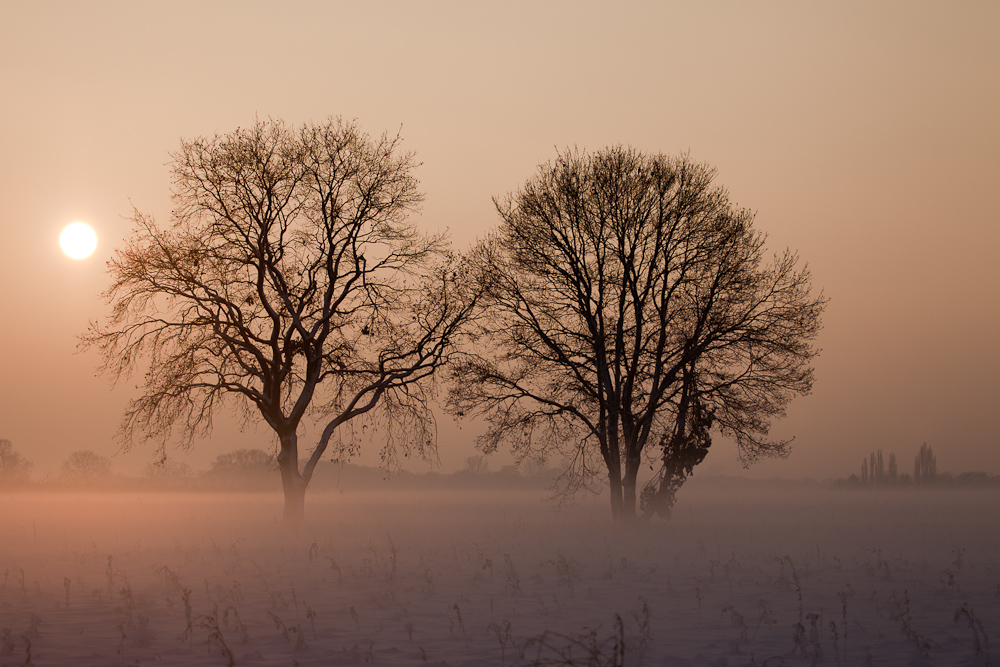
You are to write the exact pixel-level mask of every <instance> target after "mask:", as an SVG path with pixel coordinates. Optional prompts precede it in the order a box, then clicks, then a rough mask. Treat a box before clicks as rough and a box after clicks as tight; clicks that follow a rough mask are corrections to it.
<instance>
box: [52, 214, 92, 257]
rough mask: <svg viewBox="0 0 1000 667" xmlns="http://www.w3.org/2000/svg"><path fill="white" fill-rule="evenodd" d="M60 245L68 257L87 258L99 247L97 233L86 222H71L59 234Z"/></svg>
mask: <svg viewBox="0 0 1000 667" xmlns="http://www.w3.org/2000/svg"><path fill="white" fill-rule="evenodd" d="M59 247H61V248H62V251H63V252H64V253H66V255H67V256H68V257H72V258H73V259H86V258H87V257H90V255H91V254H93V252H94V249H95V248H97V234H96V233H95V232H94V228H93V227H91V226H90V225H88V224H87V223H85V222H71V223H70V224H68V225H66V228H65V229H63V230H62V234H60V235H59Z"/></svg>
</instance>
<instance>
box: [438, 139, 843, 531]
mask: <svg viewBox="0 0 1000 667" xmlns="http://www.w3.org/2000/svg"><path fill="white" fill-rule="evenodd" d="M714 176H715V172H714V170H712V169H711V168H709V167H707V166H705V165H701V164H697V163H694V162H692V161H691V160H690V159H689V158H688V157H687V156H680V157H676V158H671V157H667V156H664V155H646V154H642V153H640V152H638V151H635V150H632V149H627V148H623V147H613V148H609V149H606V150H603V151H600V152H598V153H595V154H587V153H581V152H577V151H567V152H564V153H562V154H560V155H559V156H558V158H557V159H556V160H555V161H554V162H551V163H548V164H544V165H542V166H541V167H540V168H539V170H538V172H537V173H536V174H535V176H533V177H532V178H530V179H528V180H527V181H526V182H525V183H524V184H523V185H522V186H521V188H520V189H519V190H517V191H516V192H514V193H512V194H510V195H508V196H507V197H506V198H503V199H500V200H496V201H495V204H496V208H497V211H498V213H499V216H500V220H501V224H500V228H499V230H498V231H497V232H496V233H495V234H493V235H492V236H491V237H489V238H488V239H487V240H486V241H485V242H484V243H483V244H482V245H481V246H480V247H479V249H478V251H477V254H476V264H477V267H478V270H479V271H480V272H481V274H482V276H483V280H484V281H485V282H486V283H488V284H489V285H490V290H491V291H490V293H489V297H488V298H487V299H485V300H484V301H483V313H484V315H483V317H482V318H481V320H479V321H478V323H477V328H476V336H477V340H478V345H477V347H476V348H475V349H474V351H473V352H472V353H471V354H470V355H469V356H468V357H467V358H464V359H462V360H460V361H458V362H457V363H456V364H455V365H454V366H453V370H452V377H453V380H454V381H455V384H454V387H453V389H452V391H451V392H450V397H449V408H450V409H451V410H452V411H453V412H455V413H457V414H460V415H465V414H478V415H483V416H485V418H486V419H487V421H488V424H489V428H488V431H487V432H486V434H485V435H484V436H483V437H482V438H481V440H480V445H481V447H482V448H483V449H484V451H486V452H490V451H493V450H495V449H496V448H498V447H500V446H502V445H509V446H511V447H512V448H513V449H514V451H515V452H516V453H517V454H518V455H519V456H521V457H529V456H537V455H546V454H551V453H553V452H558V453H560V454H562V455H564V456H566V457H568V458H569V459H570V460H571V461H572V465H571V466H570V467H569V468H568V469H567V473H566V474H565V475H564V477H563V480H562V481H563V483H564V487H563V490H564V491H566V492H572V491H574V490H576V489H578V488H580V487H581V486H587V485H589V484H590V483H591V482H593V481H594V480H595V479H597V478H598V476H599V475H602V474H607V479H608V480H609V484H610V488H611V502H612V510H613V514H614V516H615V517H616V518H627V517H630V516H633V515H634V514H635V512H636V501H637V494H636V483H637V475H638V472H639V469H640V467H641V464H642V462H643V457H644V456H645V457H646V459H647V460H648V461H649V462H650V463H652V464H655V465H657V467H658V473H657V475H656V476H655V477H654V478H653V480H651V481H650V484H649V485H648V487H647V488H646V490H645V492H644V493H643V501H644V502H643V509H644V510H645V511H646V512H647V513H653V512H660V513H663V514H665V513H667V512H669V509H670V506H671V505H672V503H673V498H674V494H675V493H676V490H677V488H679V486H680V484H682V483H683V481H684V479H685V478H686V477H687V476H688V475H689V474H690V473H691V471H692V469H693V468H694V466H695V465H697V464H698V463H700V462H701V461H702V460H703V459H704V457H705V455H706V454H707V451H708V447H709V445H710V444H711V437H710V433H711V432H712V431H713V430H714V431H718V432H721V433H723V434H725V435H727V436H730V437H732V438H734V439H735V441H736V443H737V445H738V447H739V452H740V456H741V458H742V460H743V461H744V462H745V463H749V462H752V461H754V460H755V459H757V458H758V457H761V456H771V455H778V456H780V455H783V454H785V453H786V451H787V447H788V443H787V442H783V441H773V440H770V439H768V437H767V434H768V430H769V426H770V422H771V420H772V419H773V418H775V417H777V416H780V415H782V414H783V411H784V408H785V406H786V405H787V404H788V402H789V401H790V400H791V399H792V398H793V397H794V396H796V395H799V394H804V393H807V392H808V391H809V390H810V388H811V386H812V382H813V370H812V368H811V366H810V363H809V362H810V361H811V359H812V358H813V357H814V356H815V354H816V353H817V350H816V348H814V347H813V345H812V342H813V340H814V339H815V337H816V335H817V333H818V332H819V329H820V316H821V314H822V311H823V307H824V303H825V301H824V299H823V298H822V296H813V295H812V294H811V280H810V275H809V272H808V270H807V269H806V268H804V267H800V266H799V262H798V259H797V257H796V256H795V255H794V254H793V253H791V252H787V251H786V252H784V253H779V254H778V255H776V256H774V257H773V258H770V259H768V258H766V257H765V252H764V242H765V238H764V235H763V234H762V233H761V232H759V231H758V230H756V229H754V226H753V221H754V216H753V214H752V213H751V212H750V211H746V210H740V209H736V208H734V207H733V206H732V205H731V204H730V202H729V199H728V196H727V194H726V192H725V190H723V189H721V188H719V187H717V186H714V185H713V178H714Z"/></svg>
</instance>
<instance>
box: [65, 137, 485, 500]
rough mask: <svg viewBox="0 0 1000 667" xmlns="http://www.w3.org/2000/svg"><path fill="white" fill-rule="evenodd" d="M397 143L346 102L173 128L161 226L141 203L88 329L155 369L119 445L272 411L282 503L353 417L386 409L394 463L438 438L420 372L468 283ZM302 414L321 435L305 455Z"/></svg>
mask: <svg viewBox="0 0 1000 667" xmlns="http://www.w3.org/2000/svg"><path fill="white" fill-rule="evenodd" d="M400 142H401V140H400V138H399V136H398V135H397V136H390V135H382V136H381V137H379V138H372V137H370V136H368V135H367V134H365V133H364V132H362V131H361V130H360V129H359V128H358V126H357V125H356V124H355V123H353V122H345V121H343V120H341V119H338V118H333V119H330V120H327V121H325V122H323V123H319V124H305V125H303V126H301V127H298V128H291V127H288V126H287V125H285V124H284V123H283V122H281V121H277V120H271V121H266V122H265V121H258V122H256V123H254V124H253V125H252V126H251V127H248V128H240V129H237V130H235V131H233V132H230V133H228V134H224V135H217V136H215V137H212V138H196V139H192V140H183V141H182V142H181V146H180V149H179V150H178V151H177V152H175V153H173V154H172V155H171V158H172V160H171V163H170V168H171V173H172V176H173V192H172V195H173V204H174V209H173V211H172V212H171V220H170V224H169V226H167V227H161V226H160V225H159V224H157V222H156V221H155V219H154V218H153V217H152V216H149V215H146V214H143V213H140V212H139V211H136V212H135V213H134V215H133V222H134V227H135V231H134V233H133V235H132V237H131V238H130V239H129V240H128V242H127V244H126V245H125V247H123V248H121V249H119V250H117V251H116V253H115V256H114V258H113V259H112V260H111V261H110V262H109V271H110V274H111V285H110V287H108V289H107V291H106V292H105V297H106V299H107V301H108V303H109V304H111V306H112V311H111V315H110V317H109V318H108V319H107V321H106V322H104V323H93V324H92V325H91V328H90V329H89V331H88V333H87V334H85V335H84V336H82V343H83V345H84V346H85V347H89V346H94V347H97V348H98V349H99V350H100V352H101V354H102V357H103V360H104V363H103V370H104V371H105V372H106V373H108V374H109V375H111V376H112V377H113V378H115V379H118V378H122V377H126V376H129V375H131V374H132V373H134V372H135V371H136V370H137V369H138V368H140V367H142V368H144V369H145V374H144V380H143V384H142V387H141V393H140V395H139V396H138V397H137V398H135V399H134V400H133V401H131V403H130V404H129V406H128V408H127V410H126V413H125V415H124V418H123V422H122V428H121V436H122V439H123V442H124V443H125V446H129V445H130V444H131V443H133V442H134V441H135V440H140V439H153V440H155V441H157V442H158V444H159V446H160V447H161V448H163V447H165V446H166V443H167V442H168V441H169V440H170V439H171V437H172V436H175V435H176V436H177V437H178V440H179V441H180V442H181V444H183V445H187V446H190V444H191V443H192V441H193V439H194V438H195V437H197V436H204V435H206V434H207V433H208V432H210V431H211V428H212V418H213V416H214V415H215V414H216V413H217V411H218V410H219V409H220V408H221V407H222V406H223V405H224V404H226V405H229V406H230V407H231V408H232V409H233V410H234V411H235V412H236V413H237V414H238V415H239V416H241V418H242V419H244V420H251V419H258V418H259V419H263V421H264V422H266V423H267V425H268V426H269V427H270V428H271V429H272V430H273V431H274V433H275V434H276V436H277V438H278V440H279V442H280V450H279V454H278V463H279V469H280V473H281V478H282V482H283V486H284V490H285V502H286V504H285V510H286V518H289V519H295V518H297V517H300V516H301V515H302V511H303V505H302V504H303V498H304V492H305V488H306V486H307V485H308V483H309V480H310V479H311V477H312V474H313V471H314V469H315V467H316V465H317V464H318V462H319V460H320V458H321V457H322V456H323V454H324V452H326V450H327V447H328V446H329V444H330V442H331V438H334V439H335V441H336V442H337V444H338V445H339V446H340V447H342V448H344V450H346V452H347V453H348V454H349V453H353V452H354V451H355V450H356V448H357V446H358V442H357V440H355V439H353V438H351V437H350V436H349V435H348V436H347V437H344V438H341V437H340V436H341V434H342V430H340V427H341V426H342V425H343V424H345V423H347V422H349V421H350V420H352V419H355V418H357V417H361V416H363V415H369V416H372V415H374V414H375V413H374V412H372V411H376V412H377V413H378V414H379V425H380V426H382V427H383V429H384V432H385V434H386V440H385V441H386V445H385V447H384V449H383V450H382V455H383V459H384V460H386V461H387V462H389V463H391V462H392V460H393V458H394V457H395V456H396V455H397V454H399V453H400V452H401V453H403V454H406V455H408V454H410V453H416V454H418V455H427V454H428V453H429V452H430V451H431V450H432V448H433V444H434V433H433V420H432V419H431V415H430V413H429V412H428V409H427V403H426V400H427V394H426V391H427V385H426V381H427V380H429V379H430V377H431V376H432V374H433V373H434V371H435V369H437V368H438V367H439V366H440V365H441V364H443V363H445V362H446V361H447V360H448V359H449V358H450V356H451V354H452V353H453V349H454V346H453V343H454V340H455V338H456V335H457V333H458V332H459V330H460V327H461V326H462V324H463V322H464V321H465V319H466V318H467V316H468V314H469V313H470V310H471V307H472V305H473V304H474V302H475V298H476V294H475V291H474V290H473V289H471V288H470V287H469V285H468V284H467V283H466V282H465V281H464V278H463V271H462V262H461V258H459V257H456V256H455V255H454V254H453V253H451V252H450V251H449V249H448V246H447V242H446V239H445V237H444V236H443V235H441V234H427V233H424V232H422V231H420V230H419V229H418V228H417V227H416V226H415V225H414V224H413V223H411V222H409V220H408V216H409V214H411V213H412V212H414V211H415V210H416V209H417V207H418V206H419V204H420V202H421V199H422V196H423V195H422V194H421V193H420V191H419V190H418V181H417V179H416V178H415V177H414V176H413V173H412V172H413V169H414V168H415V166H416V163H415V161H414V157H413V155H412V154H411V153H408V152H404V151H402V150H401V149H400ZM305 419H314V420H316V421H317V422H318V424H319V427H320V428H319V431H320V436H319V438H318V441H317V442H316V443H315V446H314V447H313V449H312V451H311V453H310V454H309V455H308V457H306V459H305V461H304V464H303V465H302V466H301V467H300V465H299V453H298V432H299V429H300V426H301V425H302V424H303V420H305ZM401 432H405V433H406V437H399V435H400V433H401ZM335 436H336V438H335Z"/></svg>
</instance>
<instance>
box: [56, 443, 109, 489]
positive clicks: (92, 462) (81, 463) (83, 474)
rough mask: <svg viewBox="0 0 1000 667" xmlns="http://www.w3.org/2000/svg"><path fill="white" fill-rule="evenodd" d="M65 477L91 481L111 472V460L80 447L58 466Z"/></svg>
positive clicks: (79, 480)
mask: <svg viewBox="0 0 1000 667" xmlns="http://www.w3.org/2000/svg"><path fill="white" fill-rule="evenodd" d="M59 472H60V474H62V476H63V477H64V478H66V479H70V480H74V481H77V482H92V481H95V480H98V479H101V478H102V477H107V476H108V475H110V474H111V460H110V459H109V458H108V457H106V456H101V455H100V454H97V453H96V452H92V451H90V450H89V449H81V450H78V451H75V452H73V453H72V454H70V455H69V456H68V457H67V458H66V460H65V461H63V464H62V466H60V468H59Z"/></svg>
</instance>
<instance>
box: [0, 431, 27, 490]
mask: <svg viewBox="0 0 1000 667" xmlns="http://www.w3.org/2000/svg"><path fill="white" fill-rule="evenodd" d="M32 465H33V464H32V463H31V461H29V460H27V459H26V458H24V457H23V456H22V455H21V453H20V452H18V451H17V450H15V449H14V443H12V442H11V441H10V440H7V439H6V438H0V483H4V484H10V483H14V482H26V481H28V478H29V477H30V476H31V468H32Z"/></svg>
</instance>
